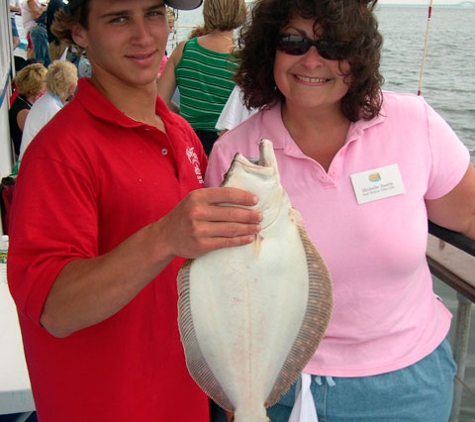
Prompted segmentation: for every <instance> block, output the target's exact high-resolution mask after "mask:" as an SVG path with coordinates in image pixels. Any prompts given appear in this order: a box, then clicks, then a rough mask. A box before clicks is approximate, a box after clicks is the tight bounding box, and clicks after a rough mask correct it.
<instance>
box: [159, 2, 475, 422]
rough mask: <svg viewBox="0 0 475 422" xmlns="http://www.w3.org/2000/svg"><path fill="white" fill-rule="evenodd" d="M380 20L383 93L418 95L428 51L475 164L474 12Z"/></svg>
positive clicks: (469, 396) (188, 19) (472, 353)
mask: <svg viewBox="0 0 475 422" xmlns="http://www.w3.org/2000/svg"><path fill="white" fill-rule="evenodd" d="M428 3H429V2H428ZM377 17H378V21H379V26H380V30H381V32H382V34H383V36H384V45H383V51H382V63H381V72H382V74H383V76H384V78H385V84H384V86H383V89H387V90H391V91H396V92H410V93H414V94H417V93H418V91H419V87H420V80H421V68H422V63H423V57H424V51H425V50H426V53H425V59H424V71H423V72H422V85H421V95H422V96H424V98H425V99H426V100H427V101H428V103H429V104H431V105H432V107H434V108H435V109H436V110H437V111H438V112H439V113H440V114H441V115H442V116H443V117H444V118H445V119H446V120H447V122H448V123H449V124H450V125H451V127H452V128H453V129H454V131H455V132H456V133H457V135H458V136H459V138H460V139H461V140H462V141H463V142H464V144H465V145H466V146H467V147H468V148H469V150H470V151H471V154H472V162H474V163H475V71H474V69H475V54H474V53H473V51H474V49H475V31H474V29H473V22H475V7H473V8H445V7H437V6H434V8H433V10H432V15H431V18H430V20H429V14H428V7H425V6H419V7H407V6H386V5H380V6H379V7H378V10H377ZM202 23H203V19H202V10H201V8H200V9H197V10H195V11H189V12H179V16H178V20H177V24H176V29H175V30H176V33H175V34H173V35H172V36H171V37H170V40H169V48H168V51H171V50H172V49H173V47H174V46H175V45H176V44H177V43H178V42H180V41H182V40H184V39H186V38H187V37H188V35H189V33H190V31H191V29H192V28H193V27H194V26H195V25H201V24H202ZM428 28H429V31H428V37H427V40H426V33H427V29H428ZM434 283H435V290H436V292H437V294H439V295H440V296H441V297H442V299H443V301H444V303H445V304H446V306H447V307H448V308H449V309H450V310H451V311H452V313H453V314H454V316H455V314H456V309H457V300H456V294H455V292H454V291H453V290H452V289H450V288H449V287H447V286H446V285H445V284H443V283H442V282H440V281H437V280H435V281H434ZM471 326H472V330H471V331H472V335H471V338H470V344H469V355H468V360H467V369H466V374H465V382H466V383H467V384H468V386H469V388H470V389H471V390H472V392H469V391H468V390H464V395H463V400H462V409H461V414H460V418H459V422H475V393H474V391H475V328H474V327H475V312H474V314H473V315H472V321H471Z"/></svg>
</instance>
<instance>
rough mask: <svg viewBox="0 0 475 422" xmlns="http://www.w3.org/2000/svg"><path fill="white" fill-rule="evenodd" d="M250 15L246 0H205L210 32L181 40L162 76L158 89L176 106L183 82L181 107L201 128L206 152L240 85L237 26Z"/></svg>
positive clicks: (186, 116)
mask: <svg viewBox="0 0 475 422" xmlns="http://www.w3.org/2000/svg"><path fill="white" fill-rule="evenodd" d="M246 15H247V9H246V3H245V2H244V0H205V1H204V4H203V19H204V27H205V28H206V29H207V31H209V32H208V33H206V34H205V35H203V36H200V37H197V38H191V39H189V40H187V41H183V42H181V43H180V44H178V46H177V47H176V48H175V50H174V51H173V53H172V54H171V56H170V58H169V60H168V62H167V65H166V66H165V69H164V70H163V72H162V75H161V76H160V78H159V79H158V81H157V86H158V94H159V95H160V96H161V97H162V98H163V99H164V101H165V102H166V103H167V104H168V105H169V106H170V107H172V109H175V108H174V107H173V105H172V103H171V100H172V96H173V93H174V92H175V89H176V88H177V87H178V89H179V91H180V107H179V113H180V115H181V116H182V117H184V118H185V119H186V120H187V121H188V123H190V125H191V127H192V128H193V129H194V130H195V132H196V134H197V135H198V137H199V138H200V140H201V142H202V144H203V147H204V150H205V152H206V154H209V153H210V152H211V149H212V147H213V144H214V142H215V141H216V139H217V137H218V134H217V129H216V127H215V126H216V121H217V120H218V117H219V114H220V113H221V110H222V109H223V107H224V104H226V101H227V99H228V97H229V95H230V94H231V91H232V90H233V87H234V82H233V80H232V77H233V74H234V70H235V69H236V66H237V65H238V63H237V62H236V61H233V60H232V55H231V53H232V52H233V51H234V50H235V44H234V40H233V36H234V30H235V29H236V28H238V27H240V26H241V25H242V24H243V23H244V21H245V19H246Z"/></svg>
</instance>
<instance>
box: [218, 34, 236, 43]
mask: <svg viewBox="0 0 475 422" xmlns="http://www.w3.org/2000/svg"><path fill="white" fill-rule="evenodd" d="M220 35H221V36H222V37H223V38H225V39H227V40H228V41H231V42H232V43H234V39H233V37H228V36H226V35H223V34H220Z"/></svg>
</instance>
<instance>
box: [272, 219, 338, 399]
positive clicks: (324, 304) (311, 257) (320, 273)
mask: <svg viewBox="0 0 475 422" xmlns="http://www.w3.org/2000/svg"><path fill="white" fill-rule="evenodd" d="M298 230H299V234H300V238H301V240H302V244H303V247H304V250H305V254H306V257H307V268H308V275H309V295H308V302H307V309H306V312H305V316H304V319H303V321H302V326H301V327H300V331H299V333H298V335H297V338H296V340H295V342H294V345H293V347H292V349H291V350H290V351H289V354H288V356H287V358H286V360H285V362H284V364H283V365H282V369H281V370H280V372H279V375H278V377H277V380H276V382H275V384H274V387H273V388H272V391H271V393H270V394H269V396H268V397H267V400H266V402H265V407H269V406H272V405H273V404H275V403H276V402H277V401H278V400H279V398H280V396H282V394H284V393H285V392H286V391H287V390H288V389H289V388H290V386H291V385H292V384H293V383H294V382H295V381H296V379H297V378H298V377H299V375H300V373H301V372H302V371H303V369H304V368H305V366H306V365H307V363H308V361H309V360H310V359H311V358H312V356H313V355H314V354H315V352H316V350H317V348H318V345H319V344H320V342H321V341H322V339H323V336H324V334H325V331H326V329H327V326H328V324H329V322H330V317H331V313H332V309H333V289H332V283H331V277H330V273H329V271H328V269H327V267H326V265H325V263H324V261H323V258H322V257H321V255H320V253H319V252H318V251H317V250H316V248H315V246H314V245H313V243H312V241H311V240H310V238H309V236H308V234H307V231H306V230H305V228H304V227H303V226H302V225H300V224H298Z"/></svg>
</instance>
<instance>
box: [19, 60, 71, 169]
mask: <svg viewBox="0 0 475 422" xmlns="http://www.w3.org/2000/svg"><path fill="white" fill-rule="evenodd" d="M77 84H78V72H77V68H76V66H75V65H74V64H73V63H71V62H68V61H60V60H55V61H54V62H53V63H51V64H50V65H49V67H48V73H47V74H46V89H47V91H46V93H45V94H44V95H43V96H42V97H41V98H40V99H39V100H38V101H36V102H35V103H34V104H33V107H31V110H30V112H29V113H28V117H27V118H26V122H25V129H24V130H23V137H22V140H21V148H20V157H19V161H21V159H22V157H23V154H24V153H25V150H26V148H27V147H28V145H30V143H31V141H32V140H33V138H34V137H35V136H36V134H37V133H38V132H39V131H40V130H41V128H42V127H43V126H44V125H46V123H48V122H49V121H50V120H51V119H52V118H53V116H54V115H55V114H56V113H57V112H58V111H59V110H61V108H63V106H64V105H65V104H66V102H67V101H68V99H70V98H71V97H72V95H73V94H74V92H75V91H76V88H77Z"/></svg>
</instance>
